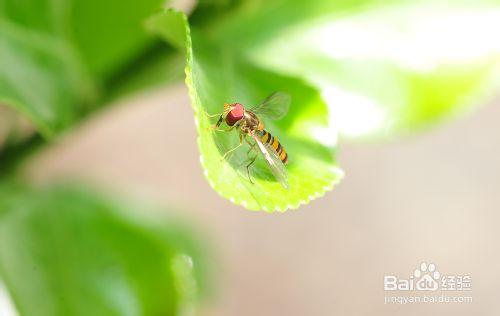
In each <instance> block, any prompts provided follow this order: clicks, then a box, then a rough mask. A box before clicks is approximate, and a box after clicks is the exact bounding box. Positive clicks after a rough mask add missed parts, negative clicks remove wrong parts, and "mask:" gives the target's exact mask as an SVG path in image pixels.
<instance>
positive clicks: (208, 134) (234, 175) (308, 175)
mask: <svg viewBox="0 0 500 316" xmlns="http://www.w3.org/2000/svg"><path fill="white" fill-rule="evenodd" d="M149 22H150V23H149V26H150V28H151V29H152V30H153V31H156V32H157V33H158V34H161V35H162V36H163V37H164V38H165V39H166V40H172V39H174V40H173V41H174V42H179V39H180V38H182V36H180V35H179V31H178V30H176V29H172V28H167V27H165V26H166V25H169V26H172V25H182V27H183V29H184V34H185V35H184V38H185V39H186V44H185V45H186V50H187V67H186V75H187V79H186V83H187V85H188V88H189V92H190V95H191V101H192V105H193V109H194V112H195V120H196V124H197V129H198V136H199V137H198V144H199V147H200V151H201V161H202V165H203V167H204V169H205V175H206V177H207V179H208V181H209V182H210V184H211V186H212V187H213V188H214V189H215V190H216V191H217V192H219V193H220V194H221V195H222V196H224V197H226V198H227V199H230V200H231V201H232V202H234V203H236V204H239V205H243V206H244V207H246V208H248V209H251V210H266V211H275V210H277V211H285V210H286V209H288V208H297V207H298V206H299V205H300V204H306V203H308V202H309V201H310V200H312V199H314V198H316V197H318V196H320V195H322V194H323V193H324V192H325V191H327V190H330V189H331V188H332V186H333V185H334V184H335V183H337V182H338V181H339V180H340V178H341V175H342V172H341V171H340V170H339V169H338V168H337V167H336V163H335V160H334V158H333V152H332V151H333V146H334V144H335V136H334V135H331V134H328V136H329V137H330V139H322V140H324V141H325V142H329V144H328V145H324V144H322V143H321V142H320V141H319V138H320V136H321V135H323V134H324V133H325V131H327V130H328V128H329V125H328V121H327V109H326V105H325V103H324V102H323V101H322V99H321V98H320V96H319V94H318V92H317V91H316V90H315V89H314V88H312V87H310V86H308V85H307V84H305V83H304V82H302V81H301V80H298V79H296V78H293V77H287V76H281V75H278V74H276V73H273V72H269V71H266V70H264V69H260V68H258V67H255V66H254V65H252V64H251V63H248V62H247V61H246V60H244V59H243V58H240V56H238V55H234V53H233V51H232V50H231V49H229V48H226V47H220V46H217V45H214V44H213V43H209V42H207V41H204V40H203V38H202V37H203V34H202V33H201V31H200V30H196V29H193V30H192V33H191V31H190V29H189V27H188V25H187V20H186V17H185V16H184V14H183V13H179V12H174V11H172V10H169V11H166V12H164V13H161V14H159V15H156V16H155V17H153V18H152V19H151V20H150V21H149ZM191 36H192V42H191ZM191 44H192V45H193V46H191ZM278 90H279V91H285V92H288V93H290V94H291V95H292V105H291V108H290V112H289V113H288V115H287V116H286V117H285V118H284V119H282V120H280V121H278V122H266V126H267V128H268V130H269V131H270V132H271V133H272V134H273V135H275V136H277V137H278V138H279V139H280V141H281V143H282V144H283V145H284V146H285V148H286V149H287V151H288V153H289V161H290V163H289V165H288V166H287V169H288V173H289V182H290V190H286V189H284V188H283V187H281V185H280V184H279V183H278V182H276V181H275V180H274V178H273V177H272V175H271V173H270V171H269V169H268V167H267V166H266V165H265V162H264V161H263V159H262V157H261V158H259V159H258V161H257V163H256V165H255V167H253V168H252V169H251V176H252V177H253V181H254V182H255V184H252V183H251V182H250V181H249V180H248V178H247V174H246V169H245V166H246V163H248V155H247V149H245V148H243V149H241V150H240V151H237V152H236V154H235V155H233V156H232V158H231V159H230V160H229V161H227V160H222V156H223V154H224V153H225V152H227V151H228V150H229V149H231V148H233V147H235V146H236V145H237V144H238V136H237V133H216V132H214V131H213V130H212V128H211V125H213V124H214V122H213V120H212V122H210V119H209V118H208V116H207V114H214V113H217V112H219V113H220V112H221V111H222V110H223V104H224V102H229V103H230V102H242V103H243V104H246V105H252V104H256V103H258V102H259V101H261V100H262V99H264V98H265V97H267V96H268V95H269V94H271V93H272V92H274V91H278ZM245 162H246V163H245Z"/></svg>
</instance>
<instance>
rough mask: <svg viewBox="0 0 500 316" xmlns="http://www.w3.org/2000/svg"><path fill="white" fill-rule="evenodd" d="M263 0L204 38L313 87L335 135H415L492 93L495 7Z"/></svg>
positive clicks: (497, 81) (495, 82)
mask: <svg viewBox="0 0 500 316" xmlns="http://www.w3.org/2000/svg"><path fill="white" fill-rule="evenodd" d="M272 3H273V5H269V3H267V2H266V3H265V4H264V3H262V5H261V6H258V5H254V6H248V7H249V8H243V9H242V10H240V11H239V12H238V13H237V14H233V15H232V16H230V17H229V18H227V19H226V20H224V21H221V22H220V23H219V24H218V25H217V26H216V30H212V33H213V34H215V36H217V40H219V41H221V43H222V44H221V45H232V43H236V41H237V39H244V40H241V41H238V42H237V43H238V44H237V45H233V46H236V47H237V49H238V52H239V53H240V54H245V55H246V56H249V59H250V60H252V62H254V63H256V64H258V65H260V66H261V67H266V68H268V69H272V70H273V71H277V72H280V73H283V74H287V75H295V76H300V77H301V78H304V79H306V80H307V81H308V82H311V83H312V84H313V85H314V86H316V87H319V88H320V89H321V91H322V95H323V96H324V97H325V99H326V100H327V101H328V105H329V108H330V110H331V111H330V115H331V117H332V119H334V120H335V122H336V124H337V126H338V128H339V130H340V132H341V134H342V136H347V137H354V138H356V137H387V136H393V135H404V134H408V133H412V132H415V131H419V130H421V129H423V128H424V127H427V126H429V125H433V124H435V123H439V122H442V121H443V120H444V119H448V118H454V117H457V116H459V115H461V114H462V113H464V112H467V110H469V109H470V108H471V106H474V105H478V104H482V103H485V102H486V101H487V100H488V99H491V98H492V96H493V95H494V94H495V93H496V91H497V90H498V88H499V87H500V46H499V45H498V43H497V42H496V41H493V40H492V38H496V37H497V32H498V29H499V28H500V24H499V22H498V21H500V5H499V4H500V2H499V1H492V0H485V1H474V3H473V4H471V3H470V2H467V1H448V0H440V1H434V0H433V1H419V2H418V3H416V2H412V1H398V2H396V1H352V2H346V1H344V2H342V1H340V2H339V1H316V0H312V1H307V2H302V1H297V2H293V3H292V2H290V1H286V2H283V1H272ZM250 7H251V8H250ZM248 26H251V27H248Z"/></svg>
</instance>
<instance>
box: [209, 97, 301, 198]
mask: <svg viewBox="0 0 500 316" xmlns="http://www.w3.org/2000/svg"><path fill="white" fill-rule="evenodd" d="M290 100H291V97H290V95H288V94H287V93H284V92H275V93H273V94H271V95H270V96H268V97H267V98H266V99H264V101H262V102H261V103H259V104H258V105H256V106H253V107H250V108H246V107H245V106H243V105H242V104H241V103H232V104H228V103H225V104H224V111H223V112H222V113H221V114H216V115H212V116H211V117H214V116H219V115H220V117H219V120H218V121H217V123H216V124H215V126H214V128H215V129H216V130H218V131H231V130H233V129H236V130H238V131H239V137H240V143H239V145H238V146H236V147H234V148H233V149H231V150H229V151H227V152H226V153H225V154H224V155H223V157H222V159H224V158H226V157H227V156H228V155H229V154H232V153H234V151H235V150H236V149H238V148H239V147H241V146H242V145H243V140H245V141H246V142H247V143H248V145H250V150H249V151H248V154H249V153H250V152H251V151H252V150H254V149H255V146H256V145H257V149H256V150H257V151H258V152H260V153H261V154H262V156H263V157H264V159H265V161H266V163H267V165H268V166H269V169H270V170H271V173H272V174H273V176H274V177H275V178H276V180H277V181H278V182H279V183H280V184H281V185H282V186H283V187H284V188H285V189H288V174H287V171H286V167H285V164H287V162H288V154H287V152H286V150H285V148H284V147H283V145H282V144H281V143H280V142H279V141H278V139H277V138H276V137H274V136H272V135H271V133H269V132H268V131H266V130H265V128H264V122H263V121H262V120H261V118H267V119H270V120H279V119H281V118H283V117H284V116H285V115H286V113H287V112H288V108H289V107H290ZM223 122H225V123H226V124H227V125H228V126H229V128H228V129H226V130H219V129H218V128H219V127H220V125H221V124H222V123H223ZM257 157H258V154H257V155H255V157H253V158H251V159H249V161H250V162H249V163H248V165H247V166H246V169H247V175H248V179H249V180H250V182H251V183H253V181H252V179H251V178H250V166H251V165H252V164H253V163H254V162H255V160H256V159H257Z"/></svg>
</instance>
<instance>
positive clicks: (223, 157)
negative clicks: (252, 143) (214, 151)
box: [221, 134, 243, 161]
mask: <svg viewBox="0 0 500 316" xmlns="http://www.w3.org/2000/svg"><path fill="white" fill-rule="evenodd" d="M241 146H243V135H242V134H240V144H239V145H238V146H236V147H234V148H233V149H230V150H228V151H227V152H226V153H225V154H224V155H223V156H222V158H221V161H222V160H224V159H226V158H227V156H228V155H229V154H232V153H234V151H235V150H236V149H238V148H240V147H241Z"/></svg>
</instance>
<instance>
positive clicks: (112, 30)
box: [69, 0, 166, 79]
mask: <svg viewBox="0 0 500 316" xmlns="http://www.w3.org/2000/svg"><path fill="white" fill-rule="evenodd" d="M71 2H72V5H71V11H70V12H71V13H70V18H69V19H70V22H69V23H70V27H71V33H70V36H71V38H72V40H73V42H74V43H75V47H76V48H77V50H78V51H79V52H80V53H81V55H82V58H83V60H84V62H85V64H86V65H88V68H89V69H90V72H91V73H92V74H94V75H95V76H96V77H97V78H104V79H105V78H108V77H109V76H110V75H113V74H114V73H115V72H117V71H119V70H120V68H122V67H124V66H126V65H127V64H128V63H129V62H130V60H132V59H134V57H135V56H137V55H140V54H141V53H143V52H144V50H145V49H146V48H147V47H149V46H151V44H152V43H153V38H152V37H151V36H150V35H148V34H147V32H145V31H144V28H143V23H144V20H145V19H146V18H147V17H149V16H150V15H151V14H152V13H153V12H155V11H157V10H158V9H160V8H161V6H162V5H163V4H164V3H165V2H166V1H165V0H141V1H130V0H129V1H124V0H106V1H102V0H72V1H71Z"/></svg>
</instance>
